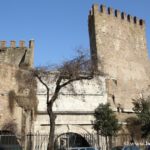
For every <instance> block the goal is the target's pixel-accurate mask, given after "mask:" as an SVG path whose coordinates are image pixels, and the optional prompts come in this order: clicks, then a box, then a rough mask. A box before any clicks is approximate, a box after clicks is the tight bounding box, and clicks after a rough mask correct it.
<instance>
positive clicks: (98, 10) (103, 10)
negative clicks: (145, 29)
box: [89, 4, 145, 26]
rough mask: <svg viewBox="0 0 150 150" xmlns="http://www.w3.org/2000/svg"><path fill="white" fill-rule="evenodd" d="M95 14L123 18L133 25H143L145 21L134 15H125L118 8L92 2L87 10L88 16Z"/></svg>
mask: <svg viewBox="0 0 150 150" xmlns="http://www.w3.org/2000/svg"><path fill="white" fill-rule="evenodd" d="M95 14H101V15H102V14H104V15H108V16H113V17H115V18H118V19H121V20H125V21H127V22H129V23H133V24H135V25H139V26H145V21H144V20H143V19H138V18H137V17H136V16H134V17H133V16H131V15H130V14H128V15H127V14H126V13H125V12H120V10H117V9H113V8H111V7H108V8H107V7H106V6H105V5H100V7H99V5H98V4H94V5H93V6H92V9H91V10H90V12H89V18H90V16H93V15H95Z"/></svg>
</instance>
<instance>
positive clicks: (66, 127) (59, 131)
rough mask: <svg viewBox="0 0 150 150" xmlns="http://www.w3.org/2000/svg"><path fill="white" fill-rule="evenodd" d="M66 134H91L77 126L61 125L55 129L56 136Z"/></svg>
mask: <svg viewBox="0 0 150 150" xmlns="http://www.w3.org/2000/svg"><path fill="white" fill-rule="evenodd" d="M67 132H73V133H77V134H90V133H91V132H90V131H89V130H88V129H85V128H84V127H81V126H79V125H62V126H59V127H57V128H56V130H55V133H56V135H59V134H62V133H67Z"/></svg>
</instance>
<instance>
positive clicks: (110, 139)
mask: <svg viewBox="0 0 150 150" xmlns="http://www.w3.org/2000/svg"><path fill="white" fill-rule="evenodd" d="M109 149H112V136H109Z"/></svg>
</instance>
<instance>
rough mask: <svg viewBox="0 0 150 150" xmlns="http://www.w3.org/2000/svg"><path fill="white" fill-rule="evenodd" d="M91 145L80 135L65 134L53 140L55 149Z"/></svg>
mask: <svg viewBox="0 0 150 150" xmlns="http://www.w3.org/2000/svg"><path fill="white" fill-rule="evenodd" d="M90 146H91V144H90V143H89V142H88V141H87V139H86V138H85V137H83V136H82V135H80V134H77V133H73V132H67V133H63V134H61V135H58V136H57V137H56V139H55V147H57V149H60V150H61V149H68V148H69V147H90Z"/></svg>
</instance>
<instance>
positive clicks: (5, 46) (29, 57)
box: [0, 40, 34, 67]
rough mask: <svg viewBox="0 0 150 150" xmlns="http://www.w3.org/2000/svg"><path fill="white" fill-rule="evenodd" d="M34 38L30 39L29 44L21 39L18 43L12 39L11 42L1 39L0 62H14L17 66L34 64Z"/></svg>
mask: <svg viewBox="0 0 150 150" xmlns="http://www.w3.org/2000/svg"><path fill="white" fill-rule="evenodd" d="M33 57H34V40H30V41H29V44H28V46H27V45H26V44H25V41H23V40H21V41H19V42H18V43H17V44H16V41H14V40H12V41H10V42H9V43H7V42H6V41H4V40H3V41H0V63H1V64H2V63H4V64H5V63H7V64H13V65H16V66H19V67H20V66H26V67H32V66H33Z"/></svg>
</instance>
